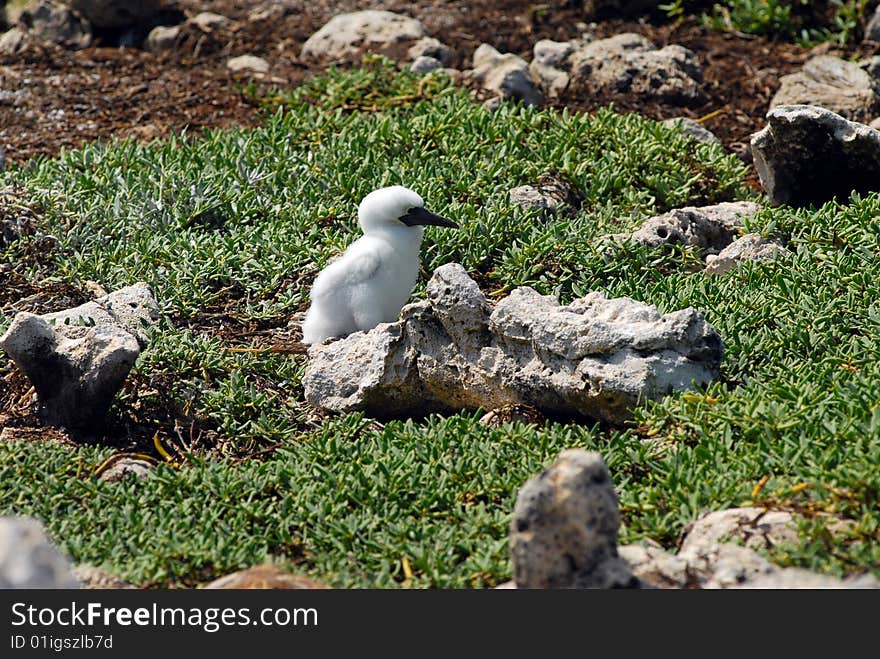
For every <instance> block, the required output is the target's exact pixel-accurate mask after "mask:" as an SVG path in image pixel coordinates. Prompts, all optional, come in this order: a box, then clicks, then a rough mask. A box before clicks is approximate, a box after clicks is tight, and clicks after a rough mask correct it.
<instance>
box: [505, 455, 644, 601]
mask: <svg viewBox="0 0 880 659" xmlns="http://www.w3.org/2000/svg"><path fill="white" fill-rule="evenodd" d="M619 527H620V511H619V510H618V505H617V494H616V493H615V491H614V483H612V481H611V475H610V474H609V473H608V468H607V467H606V466H605V461H604V460H603V459H602V456H601V455H599V454H598V453H593V452H588V451H584V450H582V449H570V450H567V451H563V452H562V453H561V454H560V455H559V457H558V458H557V460H556V462H554V463H553V464H552V465H551V466H550V467H549V468H548V469H546V470H544V471H543V472H542V473H541V474H539V475H538V476H535V477H534V478H532V479H530V480H529V481H528V482H526V484H525V485H523V486H522V488H521V489H520V491H519V494H518V495H517V498H516V507H515V509H514V512H513V520H512V521H511V525H510V556H511V559H512V562H513V580H514V582H515V583H516V586H517V588H637V587H639V586H640V584H639V581H638V579H636V578H635V577H634V576H633V574H632V572H631V570H630V569H629V565H628V564H627V563H626V561H624V560H623V559H621V558H620V557H619V556H618V554H617V532H618V529H619Z"/></svg>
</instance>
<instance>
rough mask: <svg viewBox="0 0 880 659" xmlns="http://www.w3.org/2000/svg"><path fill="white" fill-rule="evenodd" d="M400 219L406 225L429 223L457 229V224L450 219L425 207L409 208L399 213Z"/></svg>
mask: <svg viewBox="0 0 880 659" xmlns="http://www.w3.org/2000/svg"><path fill="white" fill-rule="evenodd" d="M400 221H401V222H403V223H404V224H405V225H406V226H408V227H414V226H417V225H426V224H430V225H431V226H435V227H449V228H450V229H458V225H457V224H456V223H455V222H453V221H452V220H447V219H446V218H445V217H443V216H441V215H437V214H436V213H432V212H431V211H429V210H427V209H425V208H421V207H419V206H416V207H415V208H410V209H409V210H408V211H407V212H406V213H405V214H403V215H401V216H400Z"/></svg>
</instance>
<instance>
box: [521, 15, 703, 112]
mask: <svg viewBox="0 0 880 659" xmlns="http://www.w3.org/2000/svg"><path fill="white" fill-rule="evenodd" d="M531 71H532V73H533V74H534V75H535V76H536V78H537V79H538V82H539V83H540V84H541V86H542V88H544V89H545V90H546V92H547V93H548V95H550V96H551V97H555V96H558V95H559V94H560V93H561V92H562V91H563V90H566V89H567V90H570V91H572V92H574V93H579V94H590V95H592V94H633V95H638V96H644V97H648V98H654V99H659V100H662V101H665V102H668V103H677V104H688V103H693V102H699V101H702V100H703V98H704V95H703V92H702V91H701V89H700V86H701V83H702V80H703V72H702V68H701V67H700V64H699V61H698V60H697V57H696V55H695V54H694V53H693V52H691V51H690V50H688V49H687V48H684V47H682V46H679V45H675V44H673V45H669V46H665V47H664V48H659V49H658V48H657V47H656V46H654V44H652V43H651V42H650V41H648V40H647V39H645V38H644V37H642V36H641V35H639V34H635V33H632V32H626V33H623V34H618V35H616V36H613V37H610V38H608V39H598V40H590V39H589V37H587V38H581V39H578V40H575V41H571V42H552V41H539V42H538V43H537V44H535V47H534V58H533V61H532V69H531Z"/></svg>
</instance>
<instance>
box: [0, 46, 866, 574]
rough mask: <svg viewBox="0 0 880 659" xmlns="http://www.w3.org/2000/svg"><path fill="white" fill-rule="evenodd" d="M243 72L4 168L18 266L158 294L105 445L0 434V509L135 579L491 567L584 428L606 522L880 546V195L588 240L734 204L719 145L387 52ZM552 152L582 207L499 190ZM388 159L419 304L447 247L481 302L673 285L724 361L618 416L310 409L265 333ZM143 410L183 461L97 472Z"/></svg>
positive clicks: (786, 552) (147, 430)
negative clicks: (403, 68) (794, 527)
mask: <svg viewBox="0 0 880 659" xmlns="http://www.w3.org/2000/svg"><path fill="white" fill-rule="evenodd" d="M248 93H249V94H251V95H252V96H253V97H254V98H255V99H256V100H258V101H259V102H261V103H263V104H264V105H265V106H266V108H267V116H266V120H265V123H264V126H263V127H262V128H258V129H254V130H227V131H212V132H208V133H206V134H204V135H182V136H180V137H178V138H175V139H172V140H169V141H166V142H158V143H154V144H152V145H149V146H144V145H141V144H136V143H133V142H112V143H106V144H91V145H85V146H83V147H82V148H81V149H78V150H76V151H71V152H67V153H64V154H62V155H61V156H60V157H59V158H57V159H54V160H48V159H39V160H34V161H31V162H30V163H28V164H27V165H25V166H24V167H22V168H17V169H12V170H11V171H9V172H7V174H6V175H5V177H6V180H5V182H6V183H7V184H14V185H16V186H18V188H19V189H20V190H21V191H22V195H23V196H24V197H25V198H27V199H28V203H30V204H32V205H33V207H34V208H38V209H40V213H39V221H38V224H37V225H36V226H35V227H33V228H32V230H30V231H28V232H26V233H25V234H23V235H22V237H21V238H20V239H18V240H15V241H12V242H10V243H8V244H4V245H2V249H3V251H2V253H0V261H3V262H10V263H14V262H17V261H19V260H24V265H23V271H24V272H25V273H26V274H25V277H26V278H28V279H29V280H30V281H32V282H34V284H35V285H36V284H38V283H43V284H45V283H46V282H50V283H51V282H64V283H66V284H67V285H68V286H70V287H73V288H77V289H79V288H82V287H83V286H84V285H85V282H86V281H88V280H92V281H97V282H99V283H100V284H102V285H103V286H105V287H106V288H107V289H108V290H112V289H116V288H119V287H122V286H125V285H129V284H131V283H134V282H135V281H139V280H143V281H147V282H148V283H150V285H151V286H152V287H153V289H154V291H155V292H156V295H157V297H158V299H159V302H160V305H161V308H162V312H163V315H164V319H163V320H162V322H160V323H159V324H157V325H156V326H155V327H153V328H152V329H151V336H152V344H151V346H150V348H149V349H148V350H147V351H146V352H145V353H144V354H143V355H142V356H141V358H140V360H139V361H138V363H137V365H136V367H135V371H133V373H132V375H131V376H130V378H129V382H128V384H127V386H126V388H125V389H124V390H123V392H121V394H120V396H119V397H118V400H117V401H116V403H115V404H114V406H113V408H112V410H111V414H110V419H109V422H108V431H107V436H106V437H104V438H102V441H101V442H98V443H97V444H94V445H85V446H82V447H79V448H76V449H71V448H68V447H63V446H55V445H49V444H33V443H18V442H13V443H5V444H0V514H10V513H14V514H28V515H35V516H37V517H39V518H40V519H42V520H43V521H44V522H45V523H46V525H47V527H48V529H49V531H50V533H51V535H52V536H53V538H54V539H55V540H56V541H58V542H59V543H60V545H61V546H62V547H63V548H64V549H65V550H66V551H67V552H69V554H70V555H71V556H72V558H73V559H74V561H76V562H78V563H90V564H95V565H99V566H103V567H105V568H106V569H108V570H110V571H111V572H113V573H115V574H118V575H119V576H121V577H123V578H126V579H130V580H131V581H133V582H134V583H136V584H138V585H142V586H158V587H169V586H187V585H195V584H197V583H201V582H204V581H206V580H208V579H210V578H212V577H215V576H219V575H221V574H225V573H227V572H229V571H232V570H234V569H238V568H240V567H245V566H249V565H252V564H255V563H259V562H262V561H265V560H273V561H277V562H280V563H282V564H284V565H288V566H290V567H291V569H296V570H297V571H301V572H305V573H308V574H310V575H312V576H314V577H315V578H317V579H319V580H322V581H324V582H326V583H328V584H331V585H334V586H340V587H438V588H447V587H488V586H492V585H495V584H497V583H499V582H501V581H504V580H506V579H508V578H509V577H510V564H509V560H508V555H507V530H508V525H509V520H510V514H511V512H512V510H513V504H514V501H515V497H516V492H517V490H518V488H519V487H520V486H521V485H522V484H523V483H524V482H525V480H526V479H528V478H529V477H531V476H532V475H534V474H535V473H537V472H538V471H540V470H541V469H542V468H543V467H544V466H546V465H547V464H548V463H550V462H551V461H552V460H553V459H554V458H555V456H556V455H557V454H558V453H559V452H560V451H561V450H563V449H565V448H572V447H584V448H588V449H593V450H598V451H600V452H601V453H602V455H603V456H604V457H605V459H606V461H607V462H608V465H609V468H610V470H611V473H612V476H613V478H614V481H615V485H616V487H617V489H618V491H619V494H620V502H621V509H622V513H623V526H622V528H621V542H624V543H625V542H632V541H636V540H638V539H640V538H651V539H653V540H656V541H659V542H661V543H663V544H664V545H665V546H668V547H674V546H675V544H676V541H677V539H678V537H679V534H680V533H681V531H682V529H683V528H684V526H685V525H686V524H687V523H688V522H690V521H692V520H694V519H695V518H696V517H698V516H699V515H700V514H701V513H703V512H706V511H710V510H716V509H721V508H725V507H730V506H733V505H741V504H746V503H750V502H756V503H758V504H759V505H767V506H770V507H781V508H785V509H789V510H793V511H796V512H798V513H799V514H800V515H801V519H802V520H803V522H802V526H801V529H800V530H801V542H800V543H799V544H797V545H794V546H790V547H783V548H776V549H775V550H774V551H773V554H772V556H771V557H772V558H773V559H774V560H776V561H778V562H781V563H784V564H791V565H801V566H806V567H810V568H813V569H817V570H821V571H824V572H828V573H833V574H848V573H853V572H861V571H865V570H873V571H875V572H877V571H878V570H880V543H878V542H877V540H878V524H880V508H878V503H877V502H878V493H880V470H878V468H877V467H878V465H880V332H878V329H880V302H878V300H880V295H878V293H880V290H878V289H880V283H878V282H880V261H878V258H877V254H878V249H880V219H878V218H880V196H878V195H874V194H872V195H870V196H867V197H857V196H854V197H853V198H851V199H841V200H835V201H832V202H829V203H828V204H826V205H824V206H822V207H821V208H811V209H804V210H792V209H786V208H777V209H768V210H765V211H762V212H760V213H759V214H758V215H756V216H755V217H754V218H752V219H751V220H750V226H749V229H750V230H753V231H759V232H762V233H764V234H766V235H772V236H774V237H776V238H778V239H780V240H782V241H784V242H785V243H786V244H787V246H788V248H789V249H790V250H791V256H789V257H787V258H785V259H782V260H780V261H777V262H772V263H749V264H745V265H744V266H742V267H741V268H739V269H738V270H736V271H734V272H732V273H730V274H727V275H725V276H721V277H706V276H704V275H703V274H702V273H701V272H699V271H698V267H699V265H700V263H701V262H700V259H699V258H698V255H696V254H695V253H693V252H692V251H691V250H688V249H684V248H679V249H673V250H669V249H666V250H664V249H649V248H645V247H632V248H630V249H620V250H616V251H613V252H610V253H609V252H605V251H600V250H598V249H597V248H596V239H597V238H598V237H599V236H601V235H604V234H607V233H610V232H615V231H621V230H626V229H632V228H633V227H635V226H637V225H638V224H639V223H640V222H641V221H642V220H643V219H644V218H646V217H649V216H650V215H653V214H656V213H659V212H663V211H665V210H668V209H670V208H674V207H679V206H684V205H700V204H708V203H715V202H719V201H725V200H733V199H754V198H755V195H754V193H753V192H750V189H749V188H748V187H747V186H746V185H745V184H744V182H743V181H744V176H745V170H744V168H743V166H742V165H741V164H740V162H739V161H738V160H737V159H736V157H735V156H732V155H729V154H726V153H725V152H724V150H723V148H722V147H720V146H718V145H713V144H705V143H698V142H696V141H693V140H691V139H689V138H686V137H684V136H682V135H680V134H679V133H677V132H675V131H674V130H670V129H668V128H666V127H663V126H662V125H659V124H656V123H654V122H652V121H649V120H645V119H642V118H640V117H638V116H635V115H626V116H621V115H618V114H615V113H614V112H613V109H606V110H602V111H600V112H598V113H596V114H591V115H583V114H570V113H565V112H562V113H559V112H555V111H551V110H538V109H528V108H522V107H518V106H514V105H510V106H504V107H503V108H502V109H501V110H499V111H497V112H495V113H490V112H487V111H486V110H485V109H484V108H482V107H481V106H479V105H476V104H474V103H473V102H472V101H471V100H470V98H469V97H468V95H467V93H466V92H465V91H462V90H459V89H456V88H455V87H453V86H452V85H451V84H450V83H449V81H448V80H446V79H444V78H443V77H442V76H438V77H435V78H430V79H428V82H425V81H421V80H420V79H419V78H418V77H414V76H411V75H409V74H407V73H405V72H399V71H396V70H395V69H394V66H393V65H392V64H391V63H389V62H388V61H386V60H382V59H370V60H367V61H366V62H365V66H364V67H362V68H359V69H354V70H351V71H341V70H330V71H329V72H328V73H327V74H326V75H325V76H322V77H320V78H316V79H313V80H311V81H310V82H309V83H307V84H306V85H305V86H303V87H302V88H300V89H298V90H296V91H294V92H287V91H284V90H274V91H265V90H256V89H251V90H248ZM548 174H549V175H553V176H556V177H558V178H561V179H563V180H565V181H567V182H568V183H569V184H570V185H571V186H572V187H573V188H574V190H575V191H576V193H577V196H578V198H579V199H580V207H579V208H577V209H575V210H573V212H572V213H568V214H567V213H561V214H559V215H557V216H554V217H544V216H541V215H540V214H538V213H535V212H525V211H523V210H521V209H519V208H518V207H516V206H515V205H513V204H511V203H510V201H509V200H508V197H507V191H508V190H509V189H511V188H513V187H515V186H518V185H523V184H526V183H533V182H535V181H536V180H537V179H538V178H539V177H541V176H542V175H548ZM397 183H400V184H404V185H407V186H408V187H411V188H413V189H415V190H417V191H418V192H419V193H420V194H421V195H422V196H423V197H424V198H425V199H426V201H427V202H428V204H429V206H430V207H431V208H432V209H433V210H435V211H437V212H439V213H441V214H443V215H444V216H446V217H450V218H453V219H455V221H457V222H458V223H459V224H460V225H461V226H462V229H461V230H460V231H458V232H444V233H442V234H441V233H439V232H436V233H435V232H432V231H431V230H428V232H427V235H426V239H425V243H424V245H423V251H422V257H423V258H422V260H423V273H422V277H421V278H420V283H419V285H418V286H417V288H416V291H415V292H414V298H419V297H421V296H423V295H424V283H425V281H426V280H427V277H428V276H429V275H430V273H431V272H432V271H433V269H434V268H435V267H437V266H439V265H441V264H443V263H447V262H450V261H458V262H460V263H462V264H463V265H464V267H465V268H466V269H467V270H468V271H469V272H470V273H471V274H472V276H474V277H475V279H476V280H477V281H478V282H479V283H480V285H481V287H482V288H483V290H484V291H486V292H487V294H489V295H490V296H493V297H495V298H498V297H500V296H503V295H505V294H506V293H507V292H509V290H511V289H512V288H513V287H515V286H519V285H529V286H533V287H534V288H536V289H537V290H539V291H540V292H542V293H547V294H554V295H557V296H558V297H560V298H561V299H562V300H563V301H566V300H570V299H572V298H573V297H576V296H578V295H581V294H584V293H586V292H588V291H591V290H596V289H601V290H604V291H606V292H607V294H608V295H609V296H621V295H626V296H630V297H632V298H635V299H637V300H641V301H644V302H647V303H650V304H654V305H656V306H657V307H658V309H659V310H660V311H661V312H668V311H673V310H675V309H679V308H682V307H686V306H694V307H696V308H697V309H699V310H700V311H701V312H702V313H703V314H704V315H705V316H706V317H707V319H708V320H709V321H710V322H711V323H712V324H713V325H714V326H715V327H716V328H717V330H718V331H719V333H720V335H721V336H722V337H723V339H724V341H725V344H726V346H727V351H726V355H725V358H724V362H723V365H722V370H723V380H722V381H720V382H717V383H715V384H713V385H711V386H710V387H708V388H706V389H705V390H701V391H693V392H687V393H680V394H674V395H671V396H668V397H667V398H665V399H663V400H661V401H659V402H656V403H650V404H647V405H645V406H644V407H641V408H639V409H638V410H637V411H636V413H635V418H634V420H633V422H632V423H630V424H627V425H625V426H621V427H605V426H601V425H599V424H589V423H584V422H576V421H574V420H565V419H554V420H547V421H545V422H542V423H522V422H515V423H506V424H504V425H502V426H501V427H486V426H484V425H482V424H480V423H479V419H480V417H481V415H482V414H481V411H462V412H461V413H459V414H452V415H446V416H441V415H433V416H430V417H427V418H423V419H400V420H393V421H388V422H386V423H384V424H383V423H378V422H376V421H373V420H371V419H368V418H365V417H363V416H362V415H359V414H352V415H348V416H342V417H331V418H327V417H323V416H321V415H317V414H315V413H314V411H313V410H311V409H310V408H309V407H308V406H307V405H306V404H305V403H304V400H303V392H302V385H301V379H302V374H303V371H304V368H305V365H306V357H305V355H303V354H301V353H297V352H296V351H293V350H291V351H278V350H275V351H273V350H272V349H271V346H273V345H276V344H277V343H278V341H277V340H276V339H274V338H273V336H276V335H279V336H280V335H285V332H287V331H288V323H289V322H290V320H291V319H294V320H295V319H296V318H297V317H298V316H297V314H301V312H302V311H303V310H304V309H305V307H306V305H307V296H308V290H309V286H310V283H311V280H312V278H313V277H314V275H315V274H316V273H317V272H318V271H319V270H320V268H322V267H323V266H324V265H325V264H326V263H327V261H328V260H329V259H330V258H331V257H332V256H333V255H334V254H336V253H338V252H339V251H341V250H342V249H344V247H345V246H346V245H347V244H349V243H350V242H351V241H352V240H354V239H355V238H356V237H357V236H358V235H359V231H358V230H357V227H356V223H355V209H356V205H357V202H358V201H359V200H360V198H361V197H362V196H363V195H365V194H366V193H367V192H369V191H370V190H372V189H374V188H377V187H380V186H383V185H390V184H397ZM47 245H48V247H46V246H47ZM35 246H40V249H39V250H36V248H35ZM35 252H38V253H37V255H36V256H34V255H35ZM25 257H27V258H25ZM3 309H4V310H3V312H2V313H3V315H2V316H0V330H2V329H5V327H6V326H8V324H9V323H10V322H11V320H12V315H13V309H12V307H11V306H6V307H4V308H3ZM230 328H232V330H230ZM0 368H2V369H3V370H2V372H0V376H4V377H5V376H8V375H9V374H10V372H11V370H12V369H13V367H12V365H11V364H10V363H9V362H8V361H7V362H6V363H5V364H4V365H3V366H2V367H0ZM139 433H140V434H139ZM154 433H155V434H156V435H157V436H158V437H159V438H160V442H162V443H164V445H165V446H166V447H168V448H169V450H171V452H172V453H173V454H174V461H173V464H172V463H171V462H168V463H165V464H161V465H160V466H159V467H157V469H156V470H155V472H154V474H153V475H152V476H151V477H149V478H146V479H144V480H139V481H136V480H134V479H129V480H126V481H123V482H121V483H105V482H101V481H98V480H97V478H96V477H95V473H94V472H95V470H96V469H97V467H98V466H99V465H100V464H101V463H102V462H103V461H104V459H106V458H107V457H108V456H109V455H111V454H112V453H113V452H114V450H115V447H116V446H120V445H125V444H126V442H134V443H138V442H139V441H140V442H141V444H140V447H141V449H142V450H153V449H151V447H150V444H149V443H147V444H143V442H142V441H141V440H140V439H138V438H139V437H140V436H141V435H142V436H143V437H147V438H149V437H152V436H153V434H154ZM157 457H159V459H160V461H161V457H160V456H158V454H157ZM765 476H769V479H768V480H766V484H765V485H764V486H763V488H762V489H760V491H755V485H756V484H757V483H758V482H759V481H761V480H762V479H763V478H764V477H765ZM832 518H837V519H842V520H845V522H846V526H845V530H844V531H843V532H841V531H839V530H836V531H835V533H834V534H833V535H832V534H831V532H830V531H829V530H828V526H829V522H830V520H831V519H832Z"/></svg>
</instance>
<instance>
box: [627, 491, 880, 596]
mask: <svg viewBox="0 0 880 659" xmlns="http://www.w3.org/2000/svg"><path fill="white" fill-rule="evenodd" d="M797 541H798V536H797V530H796V525H795V521H794V518H793V516H792V514H791V513H788V512H785V511H774V510H765V509H763V508H757V507H752V508H731V509H727V510H719V511H714V512H710V513H707V514H705V515H703V516H702V517H701V518H700V519H698V520H697V521H696V522H694V523H692V524H691V525H690V526H689V527H688V528H687V529H686V530H685V536H684V540H683V541H682V543H681V549H680V550H679V552H678V553H677V554H672V553H669V552H667V551H664V550H663V549H662V548H660V547H659V546H657V545H652V544H646V543H637V544H632V545H625V546H623V547H620V548H619V554H620V556H621V557H623V558H624V559H625V560H626V561H627V562H628V563H629V565H630V567H631V568H632V571H633V573H634V574H635V576H636V577H638V578H639V579H640V580H641V581H642V583H644V584H646V585H650V586H653V587H655V588H703V589H718V588H880V580H878V579H877V578H876V577H873V576H871V575H869V574H866V575H861V576H856V577H848V578H846V579H838V578H835V577H830V576H826V575H822V574H817V573H814V572H810V571H808V570H803V569H800V568H783V567H780V566H778V565H775V564H773V563H771V562H770V561H768V560H767V559H766V558H764V557H763V556H761V555H760V554H758V552H757V551H756V550H757V549H770V548H772V547H774V546H777V545H784V544H794V543H796V542H797ZM737 543H742V544H737Z"/></svg>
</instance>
